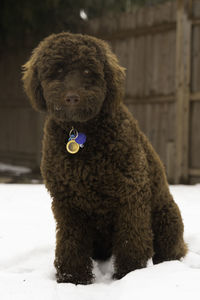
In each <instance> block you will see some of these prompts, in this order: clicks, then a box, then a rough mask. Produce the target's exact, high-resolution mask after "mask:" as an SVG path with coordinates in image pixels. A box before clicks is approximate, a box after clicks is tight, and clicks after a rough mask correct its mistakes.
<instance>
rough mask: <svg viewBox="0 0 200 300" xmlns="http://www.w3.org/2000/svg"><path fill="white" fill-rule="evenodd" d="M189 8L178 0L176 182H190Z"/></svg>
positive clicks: (184, 0) (183, 0)
mask: <svg viewBox="0 0 200 300" xmlns="http://www.w3.org/2000/svg"><path fill="white" fill-rule="evenodd" d="M186 2H187V3H186ZM190 3H191V2H190ZM186 4H187V6H186ZM188 10H189V7H188V0H187V1H186V0H177V27H176V141H175V144H176V156H175V164H176V168H175V170H176V172H175V183H188V173H189V167H188V159H189V111H190V105H189V104H190V73H191V72H190V68H191V29H192V28H191V26H192V23H191V21H190V20H189V11H188Z"/></svg>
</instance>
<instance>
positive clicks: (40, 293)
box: [0, 184, 200, 300]
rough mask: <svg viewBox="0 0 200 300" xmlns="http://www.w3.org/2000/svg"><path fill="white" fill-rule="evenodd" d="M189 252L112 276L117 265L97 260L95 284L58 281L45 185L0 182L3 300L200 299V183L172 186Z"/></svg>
mask: <svg viewBox="0 0 200 300" xmlns="http://www.w3.org/2000/svg"><path fill="white" fill-rule="evenodd" d="M170 188H171V192H172V194H173V195H174V198H175V201H176V202H177V204H178V205H179V207H180V209H181V213H182V216H183V220H184V223H185V240H186V242H187V243H188V246H189V253H188V255H187V256H186V257H185V258H184V259H183V260H182V261H171V262H164V263H161V264H158V265H155V266H154V265H153V264H152V262H151V261H149V263H148V267H147V268H145V269H141V270H136V271H134V272H131V273H129V274H127V275H126V276H125V277H124V278H122V279H121V280H118V281H117V280H116V281H114V280H112V279H111V277H112V273H113V264H112V260H110V261H109V262H105V263H101V264H98V263H97V262H94V274H95V275H96V280H95V282H94V284H91V285H88V286H83V285H78V286H75V285H73V284H66V283H65V284H57V283H56V280H55V269H54V267H53V260H54V249H55V223H54V219H53V215H52V212H51V199H50V196H49V194H48V193H47V191H46V190H45V187H44V186H43V185H9V184H7V185H6V184H0V195H1V200H0V253H1V254H0V299H1V300H27V299H29V300H64V299H69V300H100V299H101V300H102V299H104V300H121V299H124V300H129V299H130V300H132V299H135V300H143V299H146V298H147V297H148V299H149V298H150V299H151V298H152V299H154V300H157V299H159V300H160V299H162V300H165V299H167V300H169V299H170V298H171V299H172V300H173V299H181V300H182V299H192V300H196V299H198V300H199V299H200V185H195V186H171V187H170Z"/></svg>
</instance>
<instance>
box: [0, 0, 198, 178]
mask: <svg viewBox="0 0 200 300" xmlns="http://www.w3.org/2000/svg"><path fill="white" fill-rule="evenodd" d="M87 33H90V34H93V35H95V36H98V37H101V38H103V39H106V40H108V41H109V42H110V44H111V46H112V48H113V50H114V52H115V53H116V54H117V56H118V57H119V60H120V62H121V64H122V65H123V66H124V67H126V68H127V80H126V97H125V103H126V104H127V106H128V107H129V109H130V111H131V112H132V113H133V115H134V116H135V118H136V119H137V120H138V121H139V125H140V127H141V129H142V130H143V131H144V132H145V133H146V134H147V136H148V137H149V139H150V141H151V142H152V144H153V146H154V147H155V149H156V150H157V152H158V153H159V155H160V157H161V159H162V161H163V162H164V164H165V166H166V170H167V174H168V179H169V181H170V182H171V183H195V182H200V1H199V0H193V1H192V0H187V1H186V0H177V1H175V0H174V1H169V2H166V3H164V4H160V5H153V6H147V7H142V8H137V9H136V8H135V9H134V10H133V11H132V12H131V13H124V14H122V15H120V16H115V17H110V18H103V19H97V20H93V21H92V22H91V23H90V24H89V28H88V30H87ZM29 55H30V49H26V50H25V51H21V52H20V51H16V50H15V49H14V51H13V52H12V53H4V56H2V57H0V64H1V68H0V81H1V87H2V89H1V94H0V141H1V143H0V161H5V162H10V163H15V164H21V165H28V166H31V167H32V168H34V167H36V166H39V163H40V157H41V136H42V117H41V116H40V115H39V114H37V113H35V112H34V111H33V110H32V109H31V108H30V106H29V103H28V101H27V99H26V98H25V95H24V93H23V91H22V84H21V80H20V77H21V74H20V66H21V65H22V64H23V63H24V62H25V61H26V60H27V58H28V56H29Z"/></svg>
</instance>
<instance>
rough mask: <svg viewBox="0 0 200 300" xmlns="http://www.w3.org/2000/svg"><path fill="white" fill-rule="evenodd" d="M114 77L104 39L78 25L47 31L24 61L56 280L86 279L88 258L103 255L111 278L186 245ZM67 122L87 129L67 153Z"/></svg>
mask: <svg viewBox="0 0 200 300" xmlns="http://www.w3.org/2000/svg"><path fill="white" fill-rule="evenodd" d="M124 78H125V72H124V69H123V68H122V67H120V66H119V64H118V60H117V58H116V56H115V55H114V54H113V53H112V52H111V50H110V48H109V46H108V44H107V43H105V42H103V41H101V40H99V39H96V38H94V37H90V36H87V35H81V34H71V33H60V34H56V35H55V34H53V35H51V36H49V37H48V38H46V39H44V40H43V41H42V42H41V43H40V44H39V46H38V47H37V48H36V49H35V50H34V51H33V54H32V56H31V58H30V60H29V61H28V62H27V63H26V64H25V65H24V74H23V81H24V87H25V91H26V93H27V95H28V97H29V98H30V101H31V103H32V105H33V107H34V108H35V109H37V110H39V111H46V112H47V118H46V123H45V129H44V140H43V157H42V163H41V172H42V175H43V178H44V181H45V184H46V187H47V189H48V190H49V192H50V194H51V196H52V199H53V202H52V209H53V213H54V216H55V220H56V223H57V236H56V237H57V243H56V254H55V267H56V269H57V281H58V282H72V283H75V284H78V283H82V284H88V283H91V282H92V280H93V274H92V258H93V259H97V260H106V259H107V258H109V257H110V256H111V255H113V257H114V264H115V273H114V278H121V277H123V276H124V275H126V274H127V273H128V272H130V271H133V270H135V269H138V268H143V267H145V266H146V263H147V260H148V259H149V258H151V257H153V262H154V263H159V262H162V261H164V260H175V259H180V258H181V257H183V256H184V255H185V254H186V251H187V247H186V245H185V243H184V241H183V223H182V219H181V215H180V212H179V209H178V207H177V205H176V204H175V202H174V201H173V198H172V196H171V194H170V192H169V188H168V184H167V180H166V175H165V171H164V167H163V165H162V163H161V161H160V159H159V157H158V156H157V154H156V153H155V151H154V150H153V148H152V146H151V144H150V143H149V141H148V140H147V138H146V137H145V135H144V134H143V133H142V132H141V131H140V129H139V128H138V125H137V122H136V121H135V120H134V118H133V117H132V115H131V114H130V113H129V112H128V110H127V109H126V107H125V106H124V104H123V103H122V98H123V91H124V86H123V85H124ZM69 93H71V94H73V95H75V98H76V100H77V102H78V103H75V104H74V103H71V102H70V101H67V99H68V95H69ZM72 126H73V127H74V128H76V129H77V130H78V131H79V132H83V133H85V134H86V136H87V141H86V143H85V146H84V148H83V149H80V151H79V152H78V153H76V154H70V153H68V152H67V151H66V142H67V140H68V135H69V132H70V130H71V128H72Z"/></svg>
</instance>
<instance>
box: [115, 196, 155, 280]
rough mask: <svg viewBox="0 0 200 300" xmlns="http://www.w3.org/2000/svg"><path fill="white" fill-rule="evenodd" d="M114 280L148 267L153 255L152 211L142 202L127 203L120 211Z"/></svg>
mask: <svg viewBox="0 0 200 300" xmlns="http://www.w3.org/2000/svg"><path fill="white" fill-rule="evenodd" d="M113 254H114V259H115V260H114V263H115V274H114V275H113V277H114V278H116V279H120V278H122V277H123V276H125V275H126V274H127V273H129V272H131V271H133V270H135V269H140V268H143V267H145V266H146V264H147V260H148V259H149V258H151V257H152V255H153V236H152V230H151V220H150V209H149V208H148V207H147V206H146V205H145V204H144V205H143V204H142V203H140V201H138V202H137V201H136V202H135V203H134V202H132V203H131V202H130V201H127V202H126V203H125V204H123V206H122V207H121V208H120V209H119V211H118V218H117V224H116V230H115V236H114V241H113Z"/></svg>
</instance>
